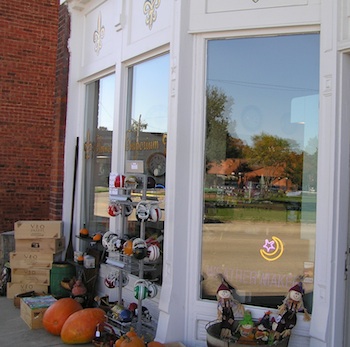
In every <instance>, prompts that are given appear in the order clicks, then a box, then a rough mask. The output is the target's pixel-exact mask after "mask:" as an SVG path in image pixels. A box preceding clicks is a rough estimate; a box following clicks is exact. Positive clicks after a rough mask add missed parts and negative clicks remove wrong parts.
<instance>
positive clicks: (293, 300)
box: [272, 282, 310, 340]
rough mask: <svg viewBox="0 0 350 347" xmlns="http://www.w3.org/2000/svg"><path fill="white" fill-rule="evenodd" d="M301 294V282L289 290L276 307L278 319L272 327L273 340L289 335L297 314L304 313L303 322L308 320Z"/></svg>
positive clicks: (302, 291)
mask: <svg viewBox="0 0 350 347" xmlns="http://www.w3.org/2000/svg"><path fill="white" fill-rule="evenodd" d="M303 294H304V290H303V286H302V282H299V283H297V284H296V285H294V286H293V287H291V288H290V289H289V292H288V294H287V296H286V297H285V299H284V300H283V303H282V305H281V306H279V307H278V317H277V318H276V322H275V323H273V326H272V329H273V330H274V331H275V334H274V336H275V339H277V340H278V339H280V338H281V337H282V338H283V337H286V336H289V335H290V333H291V329H293V328H294V326H295V325H296V322H297V313H298V312H304V320H310V315H309V313H308V312H307V310H306V308H305V307H304V302H303Z"/></svg>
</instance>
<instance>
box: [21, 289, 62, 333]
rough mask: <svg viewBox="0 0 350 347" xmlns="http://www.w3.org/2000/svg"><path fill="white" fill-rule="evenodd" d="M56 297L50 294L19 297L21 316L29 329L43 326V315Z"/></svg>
mask: <svg viewBox="0 0 350 347" xmlns="http://www.w3.org/2000/svg"><path fill="white" fill-rule="evenodd" d="M55 301H56V299H55V298H54V297H53V296H51V295H46V296H37V297H29V298H22V299H21V318H22V319H23V320H24V321H25V322H26V323H27V325H28V326H29V328H31V329H40V328H42V327H43V315H44V313H45V311H46V310H47V309H48V307H49V306H50V305H52V304H53V303H54V302H55Z"/></svg>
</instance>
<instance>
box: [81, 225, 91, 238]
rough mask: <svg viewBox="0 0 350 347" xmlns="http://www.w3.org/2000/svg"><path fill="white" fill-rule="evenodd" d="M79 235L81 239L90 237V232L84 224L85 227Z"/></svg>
mask: <svg viewBox="0 0 350 347" xmlns="http://www.w3.org/2000/svg"><path fill="white" fill-rule="evenodd" d="M79 235H80V237H88V236H89V230H88V229H86V227H85V224H84V227H83V228H81V229H80V231H79Z"/></svg>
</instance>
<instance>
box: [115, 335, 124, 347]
mask: <svg viewBox="0 0 350 347" xmlns="http://www.w3.org/2000/svg"><path fill="white" fill-rule="evenodd" d="M124 340H125V337H124V335H122V336H120V338H119V339H118V340H117V341H115V344H114V347H121V345H122V343H123V341H124Z"/></svg>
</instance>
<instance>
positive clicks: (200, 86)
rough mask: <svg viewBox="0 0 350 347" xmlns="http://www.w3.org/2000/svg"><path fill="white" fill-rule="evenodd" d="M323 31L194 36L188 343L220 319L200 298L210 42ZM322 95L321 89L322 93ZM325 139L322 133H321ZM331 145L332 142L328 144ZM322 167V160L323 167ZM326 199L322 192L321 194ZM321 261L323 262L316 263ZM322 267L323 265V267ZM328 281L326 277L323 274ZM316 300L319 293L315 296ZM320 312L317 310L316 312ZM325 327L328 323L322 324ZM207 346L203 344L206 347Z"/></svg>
mask: <svg viewBox="0 0 350 347" xmlns="http://www.w3.org/2000/svg"><path fill="white" fill-rule="evenodd" d="M315 32H320V28H319V26H318V25H315V26H307V27H295V28H291V27H288V28H283V30H282V31H281V29H277V28H269V29H262V30H259V31H255V30H242V31H237V32H216V33H203V34H198V35H196V36H195V37H194V50H195V54H194V62H193V66H194V70H193V76H192V78H193V80H194V81H195V82H196V83H195V84H194V86H193V98H192V100H193V103H192V111H191V114H192V115H197V116H196V117H195V119H194V118H192V120H191V123H190V126H191V128H192V134H193V138H192V147H191V149H190V150H189V153H190V156H191V158H190V160H189V162H190V163H191V166H190V168H189V172H190V177H189V180H190V181H191V192H190V193H189V194H190V196H189V199H190V202H189V204H190V206H191V211H192V215H191V217H192V218H190V219H189V226H188V229H189V230H191V233H189V239H188V243H189V244H190V245H191V246H190V248H189V250H188V257H189V263H190V264H196V265H197V266H196V268H192V270H191V275H190V276H188V288H187V292H188V302H187V303H188V306H187V307H188V314H187V315H186V316H187V321H186V323H185V326H186V327H187V330H186V337H187V339H186V340H188V341H197V342H198V343H200V341H202V342H203V341H204V342H205V339H206V330H205V325H206V323H207V322H209V321H211V320H215V319H216V306H217V303H216V301H208V300H200V299H199V289H200V286H199V280H200V277H201V242H200V241H201V237H202V210H203V206H202V203H203V202H202V199H201V198H199V197H202V193H203V180H200V179H198V178H199V177H203V167H204V162H203V160H204V159H203V156H202V155H198V153H199V154H200V153H204V145H205V87H206V51H207V40H210V39H220V38H242V37H258V36H261V37H264V36H266V35H285V34H304V33H315ZM320 76H322V75H320ZM320 93H321V90H320ZM321 112H322V107H321V110H320V116H319V117H320V120H319V121H320V123H321V124H320V129H322V128H323V129H324V128H325V123H324V117H322V116H321ZM320 136H322V133H321V134H320ZM327 143H329V142H327ZM320 152H321V155H323V156H324V153H323V152H322V146H321V148H320ZM320 165H322V160H321V164H320ZM328 174H329V172H325V171H323V172H320V173H319V176H318V180H319V181H318V182H320V185H321V184H322V182H325V181H326V180H327V177H326V176H328ZM319 195H320V196H322V189H321V192H320V193H319ZM317 204H318V205H319V204H320V205H322V204H323V205H325V202H322V200H321V199H320V198H319V197H318V201H317ZM327 219H329V217H328V216H327V215H326V216H325V215H322V214H320V213H318V214H317V236H316V238H317V239H322V235H324V234H325V233H327V230H326V229H325V227H324V226H323V227H322V225H329V223H330V221H329V220H327ZM322 229H323V230H322ZM323 246H324V247H323V248H327V245H323ZM317 262H321V261H320V259H317V260H316V263H317ZM321 266H322V265H321ZM318 268H320V265H319V266H318ZM322 278H323V281H324V275H323V274H322ZM319 280H320V275H319V274H317V273H316V275H315V286H316V287H317V282H318V281H319ZM314 298H315V294H314ZM317 306H318V303H317V302H315V299H314V310H315V309H316V308H317ZM245 308H246V309H249V310H250V311H251V312H252V315H253V317H256V318H259V317H262V316H263V314H264V312H265V311H266V310H267V308H266V307H258V306H250V305H245ZM272 309H274V310H276V308H272ZM316 310H317V309H316ZM317 324H320V323H319V319H315V318H314V319H313V320H312V322H311V323H310V322H305V321H303V317H302V315H301V316H300V318H299V319H298V325H297V326H296V327H295V328H294V330H293V335H294V337H295V338H296V337H297V336H303V337H305V338H306V339H308V338H309V336H310V328H311V326H314V325H317ZM322 326H324V322H323V323H322ZM204 345H205V344H203V346H204Z"/></svg>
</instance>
